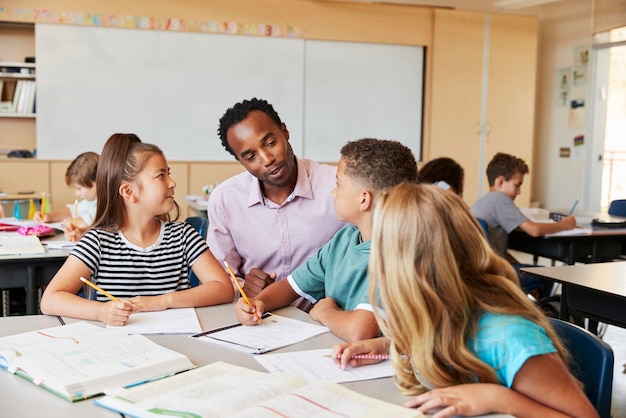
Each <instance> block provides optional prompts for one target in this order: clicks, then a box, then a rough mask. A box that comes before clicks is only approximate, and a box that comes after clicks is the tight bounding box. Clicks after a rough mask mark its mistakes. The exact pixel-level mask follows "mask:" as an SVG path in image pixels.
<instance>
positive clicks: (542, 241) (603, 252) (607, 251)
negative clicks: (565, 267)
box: [509, 226, 626, 264]
mask: <svg viewBox="0 0 626 418" xmlns="http://www.w3.org/2000/svg"><path fill="white" fill-rule="evenodd" d="M625 239H626V229H623V228H619V229H611V228H603V229H597V228H594V229H592V228H590V227H589V226H584V227H581V228H576V229H575V230H570V231H563V232H559V233H557V234H550V235H544V236H541V237H531V236H530V235H528V234H527V233H525V232H524V231H521V230H519V229H516V230H514V231H513V232H511V233H510V234H509V249H511V250H516V251H520V252H523V253H528V254H532V255H535V256H539V257H545V258H550V259H552V260H558V261H562V262H564V263H565V264H574V263H576V262H582V263H597V262H601V261H605V260H609V259H615V258H619V256H620V255H621V253H622V246H623V244H624V240H625Z"/></svg>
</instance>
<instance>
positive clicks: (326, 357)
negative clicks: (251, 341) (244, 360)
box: [254, 348, 393, 383]
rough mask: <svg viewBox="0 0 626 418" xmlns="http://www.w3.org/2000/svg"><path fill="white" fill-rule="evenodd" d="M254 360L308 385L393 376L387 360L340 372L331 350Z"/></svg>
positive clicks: (310, 351) (283, 354) (271, 355)
mask: <svg viewBox="0 0 626 418" xmlns="http://www.w3.org/2000/svg"><path fill="white" fill-rule="evenodd" d="M254 358H255V360H256V361H258V362H259V363H261V366H263V367H265V368H266V369H267V371H268V372H270V373H293V374H297V375H298V376H300V377H301V378H303V379H304V380H306V381H307V382H309V383H312V382H319V381H330V382H335V383H346V382H357V381H360V380H371V379H380V378H383V377H390V376H393V367H391V362H390V361H389V360H384V361H381V362H380V363H376V364H370V365H367V366H361V367H349V366H348V368H346V369H345V370H341V369H340V368H339V366H338V365H337V364H336V363H335V362H334V361H333V359H332V357H331V350H330V349H328V348H322V349H319V350H305V351H291V352H288V353H275V354H263V355H262V356H255V357H254Z"/></svg>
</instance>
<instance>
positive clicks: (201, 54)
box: [35, 24, 304, 161]
mask: <svg viewBox="0 0 626 418" xmlns="http://www.w3.org/2000/svg"><path fill="white" fill-rule="evenodd" d="M303 42H304V41H303V40H301V39H286V38H263V37H255V36H228V35H216V34H212V35H208V34H201V33H178V32H165V31H149V30H138V29H117V28H96V27H81V26H71V25H53V24H37V25H36V34H35V43H36V44H35V49H36V56H37V156H38V158H45V159H72V158H74V157H75V156H76V155H78V154H80V153H81V152H84V151H85V150H86V149H94V150H96V151H100V150H101V149H102V146H103V145H104V142H105V141H106V140H107V139H108V137H109V136H110V135H111V134H113V133H116V132H132V133H136V134H137V135H138V136H139V137H140V138H141V139H142V141H144V142H150V143H154V144H157V145H158V146H159V147H161V149H163V151H164V153H165V155H166V157H167V158H168V159H169V160H209V161H224V160H226V161H232V160H233V157H232V156H231V155H230V154H229V153H228V152H227V151H226V150H225V149H224V148H223V147H222V145H221V142H220V140H219V137H218V134H217V128H218V124H219V118H220V117H221V116H222V115H223V114H224V111H225V110H226V109H227V108H228V107H230V106H232V105H233V104H235V103H236V102H239V101H241V100H243V99H248V98H252V97H260V98H265V99H266V100H268V101H269V102H270V103H272V104H273V105H274V106H275V108H276V109H277V111H278V112H279V114H280V116H281V118H283V119H284V120H285V121H286V122H287V126H288V128H289V130H290V132H291V133H292V135H293V139H292V140H291V141H290V142H291V145H292V147H293V148H294V151H295V152H296V153H297V154H301V152H302V141H303V135H302V114H303V109H302V106H303V102H302V96H303V93H302V90H303V66H304V62H303V59H302V51H303Z"/></svg>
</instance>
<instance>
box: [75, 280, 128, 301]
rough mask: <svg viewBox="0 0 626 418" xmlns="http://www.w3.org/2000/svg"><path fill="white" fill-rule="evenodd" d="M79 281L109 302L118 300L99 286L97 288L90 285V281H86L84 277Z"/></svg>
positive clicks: (94, 285)
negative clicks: (109, 300)
mask: <svg viewBox="0 0 626 418" xmlns="http://www.w3.org/2000/svg"><path fill="white" fill-rule="evenodd" d="M80 281H81V282H83V283H85V284H86V285H87V286H89V287H91V288H93V289H96V290H97V291H98V292H100V293H102V294H103V295H104V296H106V297H107V298H109V299H111V300H119V299H118V298H116V297H115V296H113V295H112V294H110V293H109V292H107V291H106V290H104V289H103V288H101V287H100V286H98V285H97V284H95V283H92V282H91V280H87V279H85V278H84V277H81V278H80Z"/></svg>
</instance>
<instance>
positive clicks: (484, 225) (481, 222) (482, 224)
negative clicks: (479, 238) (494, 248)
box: [476, 218, 491, 243]
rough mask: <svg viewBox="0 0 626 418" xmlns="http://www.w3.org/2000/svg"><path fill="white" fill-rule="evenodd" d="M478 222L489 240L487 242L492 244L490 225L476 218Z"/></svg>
mask: <svg viewBox="0 0 626 418" xmlns="http://www.w3.org/2000/svg"><path fill="white" fill-rule="evenodd" d="M476 220H477V221H478V223H479V224H480V226H481V228H482V229H483V232H484V233H485V238H487V241H489V243H491V237H490V235H489V225H488V224H487V221H486V220H484V219H481V218H476Z"/></svg>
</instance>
